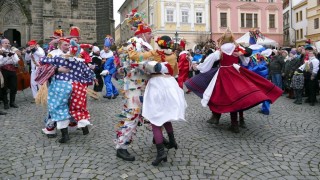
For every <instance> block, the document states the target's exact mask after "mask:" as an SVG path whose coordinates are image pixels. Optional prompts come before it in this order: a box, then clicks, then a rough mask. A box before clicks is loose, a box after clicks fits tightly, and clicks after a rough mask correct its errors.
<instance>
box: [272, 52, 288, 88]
mask: <svg viewBox="0 0 320 180" xmlns="http://www.w3.org/2000/svg"><path fill="white" fill-rule="evenodd" d="M273 53H274V55H273V56H272V58H271V62H270V65H269V70H270V75H271V81H272V83H273V84H275V85H276V86H278V87H279V88H280V89H282V71H283V67H284V57H283V56H282V55H281V54H279V53H278V50H275V49H274V50H273Z"/></svg>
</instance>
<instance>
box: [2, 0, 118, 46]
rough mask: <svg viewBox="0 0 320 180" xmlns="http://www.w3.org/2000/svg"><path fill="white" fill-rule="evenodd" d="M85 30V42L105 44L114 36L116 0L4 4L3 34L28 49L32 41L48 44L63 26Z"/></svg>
mask: <svg viewBox="0 0 320 180" xmlns="http://www.w3.org/2000/svg"><path fill="white" fill-rule="evenodd" d="M72 25H74V26H78V27H79V28H80V29H81V32H80V33H81V41H82V42H86V43H93V42H98V44H103V41H104V37H105V35H106V34H111V35H114V20H113V0H81V1H80V0H70V1H69V0H68V1H65V0H0V32H3V33H4V35H5V36H6V37H7V38H9V39H10V40H11V41H13V40H15V41H17V43H18V44H19V45H21V46H25V45H26V43H27V42H28V41H29V40H30V39H36V40H38V41H40V43H47V42H48V41H49V40H50V38H49V37H50V36H52V34H53V31H54V30H55V29H57V28H58V26H61V28H62V29H63V30H64V32H65V34H69V27H70V26H72Z"/></svg>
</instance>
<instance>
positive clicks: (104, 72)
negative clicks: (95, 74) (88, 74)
mask: <svg viewBox="0 0 320 180" xmlns="http://www.w3.org/2000/svg"><path fill="white" fill-rule="evenodd" d="M109 73H110V72H109V71H108V70H103V71H102V72H101V73H100V75H101V76H106V75H108V74H109Z"/></svg>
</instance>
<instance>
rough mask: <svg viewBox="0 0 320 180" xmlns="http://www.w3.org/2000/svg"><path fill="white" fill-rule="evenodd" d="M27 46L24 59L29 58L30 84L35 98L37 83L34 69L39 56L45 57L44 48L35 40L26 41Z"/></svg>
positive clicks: (39, 58) (37, 63) (37, 64)
mask: <svg viewBox="0 0 320 180" xmlns="http://www.w3.org/2000/svg"><path fill="white" fill-rule="evenodd" d="M28 46H29V47H28V48H27V50H26V55H25V58H26V59H31V63H30V64H31V78H30V86H31V90H32V95H33V98H36V96H37V92H38V84H37V83H36V82H35V80H34V79H35V78H36V70H37V67H39V66H40V64H39V61H40V60H41V58H43V57H45V52H44V50H43V49H42V48H41V47H40V46H39V45H38V43H37V41H36V40H30V41H29V42H28Z"/></svg>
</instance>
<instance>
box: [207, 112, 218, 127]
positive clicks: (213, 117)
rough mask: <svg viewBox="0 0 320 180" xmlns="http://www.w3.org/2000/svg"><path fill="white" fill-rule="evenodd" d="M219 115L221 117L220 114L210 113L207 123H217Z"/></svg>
mask: <svg viewBox="0 0 320 180" xmlns="http://www.w3.org/2000/svg"><path fill="white" fill-rule="evenodd" d="M220 117H221V114H219V113H215V112H212V115H211V117H210V119H209V120H207V123H209V124H215V125H218V124H219V120H220Z"/></svg>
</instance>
